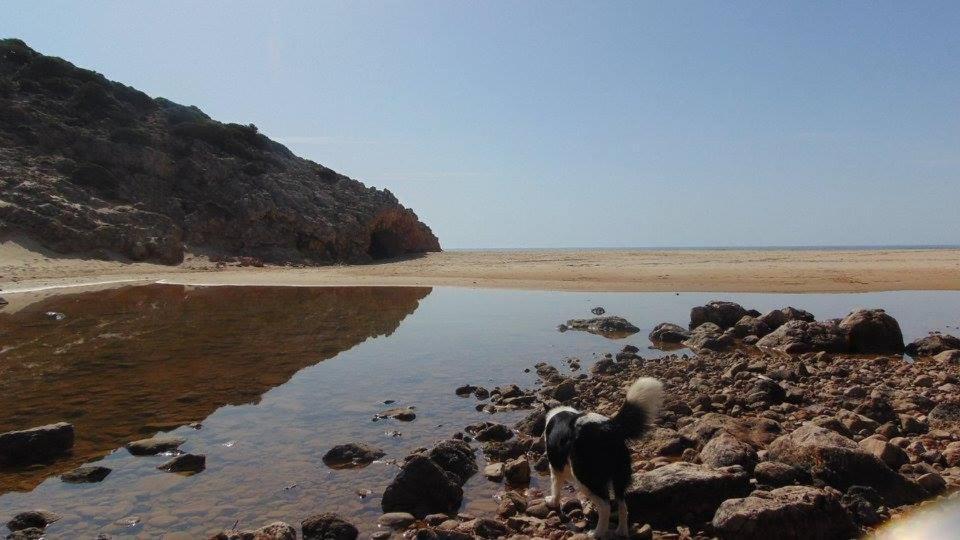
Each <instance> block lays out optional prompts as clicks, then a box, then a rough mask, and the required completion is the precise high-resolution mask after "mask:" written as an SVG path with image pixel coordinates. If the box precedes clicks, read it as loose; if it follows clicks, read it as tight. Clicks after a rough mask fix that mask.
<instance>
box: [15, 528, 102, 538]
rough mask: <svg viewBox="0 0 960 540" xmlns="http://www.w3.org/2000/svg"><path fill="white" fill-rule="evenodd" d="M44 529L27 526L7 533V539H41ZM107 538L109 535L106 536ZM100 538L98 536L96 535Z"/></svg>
mask: <svg viewBox="0 0 960 540" xmlns="http://www.w3.org/2000/svg"><path fill="white" fill-rule="evenodd" d="M44 533H45V531H44V530H43V529H39V528H37V527H27V528H26V529H20V530H19V531H13V532H12V533H10V534H8V535H7V540H43V538H44ZM107 538H109V537H107ZM97 540H100V536H98V537H97Z"/></svg>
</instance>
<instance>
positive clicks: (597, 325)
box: [566, 315, 640, 338]
mask: <svg viewBox="0 0 960 540" xmlns="http://www.w3.org/2000/svg"><path fill="white" fill-rule="evenodd" d="M566 326H567V328H569V329H571V330H584V331H586V332H590V333H591V334H597V335H599V336H604V337H609V338H622V337H627V336H629V335H631V334H636V333H637V332H639V331H640V329H639V328H637V327H636V326H634V324H633V323H631V322H630V321H628V320H626V319H624V318H623V317H617V316H613V315H611V316H607V317H595V318H593V319H571V320H569V321H567V325H566Z"/></svg>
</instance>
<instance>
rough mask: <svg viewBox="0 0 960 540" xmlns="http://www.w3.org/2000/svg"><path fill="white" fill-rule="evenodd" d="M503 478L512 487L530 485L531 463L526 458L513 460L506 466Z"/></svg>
mask: <svg viewBox="0 0 960 540" xmlns="http://www.w3.org/2000/svg"><path fill="white" fill-rule="evenodd" d="M503 477H504V478H505V479H506V481H507V484H510V485H511V486H525V485H527V484H529V483H530V463H529V462H528V461H527V458H526V457H519V458H517V459H512V460H510V461H508V462H506V464H505V465H504V468H503Z"/></svg>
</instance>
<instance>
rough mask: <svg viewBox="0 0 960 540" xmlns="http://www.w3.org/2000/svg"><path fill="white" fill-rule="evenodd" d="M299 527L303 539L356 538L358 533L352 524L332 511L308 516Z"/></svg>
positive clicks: (351, 539) (352, 539)
mask: <svg viewBox="0 0 960 540" xmlns="http://www.w3.org/2000/svg"><path fill="white" fill-rule="evenodd" d="M300 528H301V529H302V530H303V540H356V538H357V536H359V535H360V531H358V530H357V528H356V527H354V526H353V524H351V523H349V522H347V521H345V520H344V519H343V518H341V517H340V515H339V514H334V513H325V514H317V515H315V516H310V517H308V518H307V519H305V520H303V521H301V522H300Z"/></svg>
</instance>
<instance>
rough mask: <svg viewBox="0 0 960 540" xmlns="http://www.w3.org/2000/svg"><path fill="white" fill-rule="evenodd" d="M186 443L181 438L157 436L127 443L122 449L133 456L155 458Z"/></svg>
mask: <svg viewBox="0 0 960 540" xmlns="http://www.w3.org/2000/svg"><path fill="white" fill-rule="evenodd" d="M185 442H187V440H186V439H184V438H183V437H175V436H172V435H157V436H156V437H151V438H149V439H140V440H138V441H132V442H128V443H127V444H126V445H124V448H126V449H127V451H128V452H130V453H131V454H133V455H135V456H155V455H157V454H160V453H163V452H172V451H174V450H176V449H177V448H180V446H181V445H182V444H183V443H185Z"/></svg>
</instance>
